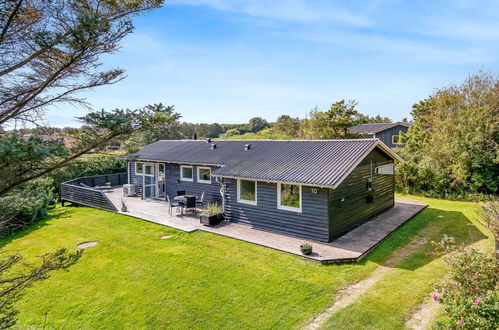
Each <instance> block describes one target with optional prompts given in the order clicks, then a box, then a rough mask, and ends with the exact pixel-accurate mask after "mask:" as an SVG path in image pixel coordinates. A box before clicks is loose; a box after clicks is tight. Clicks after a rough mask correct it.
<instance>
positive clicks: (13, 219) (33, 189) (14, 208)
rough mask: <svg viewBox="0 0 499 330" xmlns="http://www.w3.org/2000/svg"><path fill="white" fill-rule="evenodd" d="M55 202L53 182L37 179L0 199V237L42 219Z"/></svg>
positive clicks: (48, 179) (47, 179)
mask: <svg viewBox="0 0 499 330" xmlns="http://www.w3.org/2000/svg"><path fill="white" fill-rule="evenodd" d="M56 201H57V193H56V191H55V189H54V181H53V180H52V179H51V178H39V179H36V180H33V181H31V182H30V183H29V184H26V185H23V186H21V187H19V188H18V189H15V190H13V191H11V192H10V193H9V194H7V195H5V196H3V197H0V237H2V236H6V235H8V234H10V233H12V232H14V231H16V230H19V229H21V228H25V227H27V226H29V225H31V224H32V223H34V222H36V221H38V220H40V219H43V218H44V217H45V216H46V215H47V209H48V207H49V205H51V204H54V203H55V202H56Z"/></svg>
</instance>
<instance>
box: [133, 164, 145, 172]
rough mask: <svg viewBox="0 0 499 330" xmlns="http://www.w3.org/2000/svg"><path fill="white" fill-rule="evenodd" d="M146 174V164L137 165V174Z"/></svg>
mask: <svg viewBox="0 0 499 330" xmlns="http://www.w3.org/2000/svg"><path fill="white" fill-rule="evenodd" d="M143 173H144V163H135V174H140V175H142V174H143Z"/></svg>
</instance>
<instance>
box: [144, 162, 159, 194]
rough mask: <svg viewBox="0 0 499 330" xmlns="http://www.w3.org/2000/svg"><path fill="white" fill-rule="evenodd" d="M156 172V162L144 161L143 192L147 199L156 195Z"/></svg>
mask: <svg viewBox="0 0 499 330" xmlns="http://www.w3.org/2000/svg"><path fill="white" fill-rule="evenodd" d="M154 172H155V171H154V164H152V163H144V169H143V175H142V187H143V189H142V194H143V197H144V198H145V199H149V198H155V197H156V180H155V175H154Z"/></svg>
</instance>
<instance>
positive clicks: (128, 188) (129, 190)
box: [123, 184, 135, 196]
mask: <svg viewBox="0 0 499 330" xmlns="http://www.w3.org/2000/svg"><path fill="white" fill-rule="evenodd" d="M123 195H124V196H135V186H134V185H133V184H124V185H123Z"/></svg>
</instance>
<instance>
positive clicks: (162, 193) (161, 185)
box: [156, 163, 166, 199]
mask: <svg viewBox="0 0 499 330" xmlns="http://www.w3.org/2000/svg"><path fill="white" fill-rule="evenodd" d="M156 191H157V196H156V197H157V198H160V199H166V172H165V164H159V163H158V164H156Z"/></svg>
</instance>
